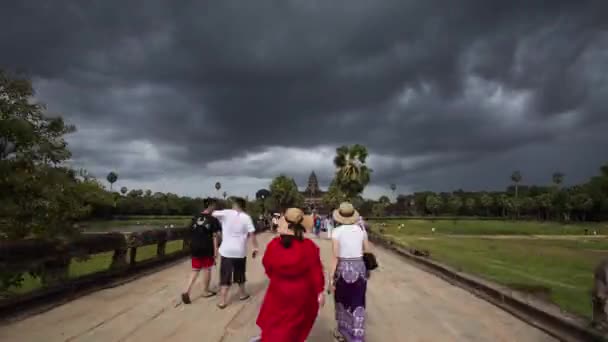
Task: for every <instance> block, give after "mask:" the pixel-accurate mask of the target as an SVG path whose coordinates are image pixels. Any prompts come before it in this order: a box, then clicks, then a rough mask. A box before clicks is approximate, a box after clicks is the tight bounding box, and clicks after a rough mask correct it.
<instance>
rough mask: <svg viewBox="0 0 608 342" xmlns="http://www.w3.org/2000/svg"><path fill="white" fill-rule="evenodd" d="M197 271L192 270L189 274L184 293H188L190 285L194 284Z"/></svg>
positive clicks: (190, 288)
mask: <svg viewBox="0 0 608 342" xmlns="http://www.w3.org/2000/svg"><path fill="white" fill-rule="evenodd" d="M199 273H200V272H199V271H192V273H191V275H190V280H189V281H188V284H187V285H186V291H184V293H187V294H190V290H192V285H194V282H196V278H198V274H199Z"/></svg>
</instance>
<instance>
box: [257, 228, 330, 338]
mask: <svg viewBox="0 0 608 342" xmlns="http://www.w3.org/2000/svg"><path fill="white" fill-rule="evenodd" d="M262 263H263V264H264V268H265V269H266V274H267V275H268V278H270V285H269V286H268V290H267V291H266V296H265V297H264V302H263V303H262V308H261V309H260V314H259V315H258V319H257V321H256V323H257V324H258V326H259V327H260V329H261V330H262V335H261V337H262V342H304V341H305V340H306V338H307V337H308V335H309V334H310V330H311V329H312V326H313V324H314V323H315V319H316V317H317V314H318V312H319V302H318V296H319V294H320V293H321V292H323V285H324V281H325V280H324V276H323V266H322V265H321V256H320V253H319V247H317V245H316V244H315V243H314V242H312V241H311V240H309V239H303V240H301V241H299V240H296V239H293V241H292V244H291V246H290V247H289V248H286V247H284V246H283V245H282V244H281V237H276V238H274V239H273V240H272V241H270V243H269V244H268V246H267V247H266V252H265V253H264V257H263V259H262Z"/></svg>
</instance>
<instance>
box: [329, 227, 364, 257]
mask: <svg viewBox="0 0 608 342" xmlns="http://www.w3.org/2000/svg"><path fill="white" fill-rule="evenodd" d="M331 238H332V239H333V240H336V241H338V246H339V250H338V252H339V254H340V255H338V257H339V258H360V257H362V256H363V240H365V239H367V233H366V232H365V230H363V229H361V227H360V226H359V225H357V224H346V225H341V226H339V227H338V228H335V229H334V230H332V232H331Z"/></svg>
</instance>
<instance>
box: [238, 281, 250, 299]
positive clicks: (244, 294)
mask: <svg viewBox="0 0 608 342" xmlns="http://www.w3.org/2000/svg"><path fill="white" fill-rule="evenodd" d="M247 297H249V295H248V294H247V291H245V283H243V284H239V298H241V299H243V298H247Z"/></svg>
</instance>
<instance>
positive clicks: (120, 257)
mask: <svg viewBox="0 0 608 342" xmlns="http://www.w3.org/2000/svg"><path fill="white" fill-rule="evenodd" d="M127 251H128V249H127V247H121V248H117V249H115V250H114V254H112V264H111V265H110V268H111V269H121V268H124V267H126V266H127Z"/></svg>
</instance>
